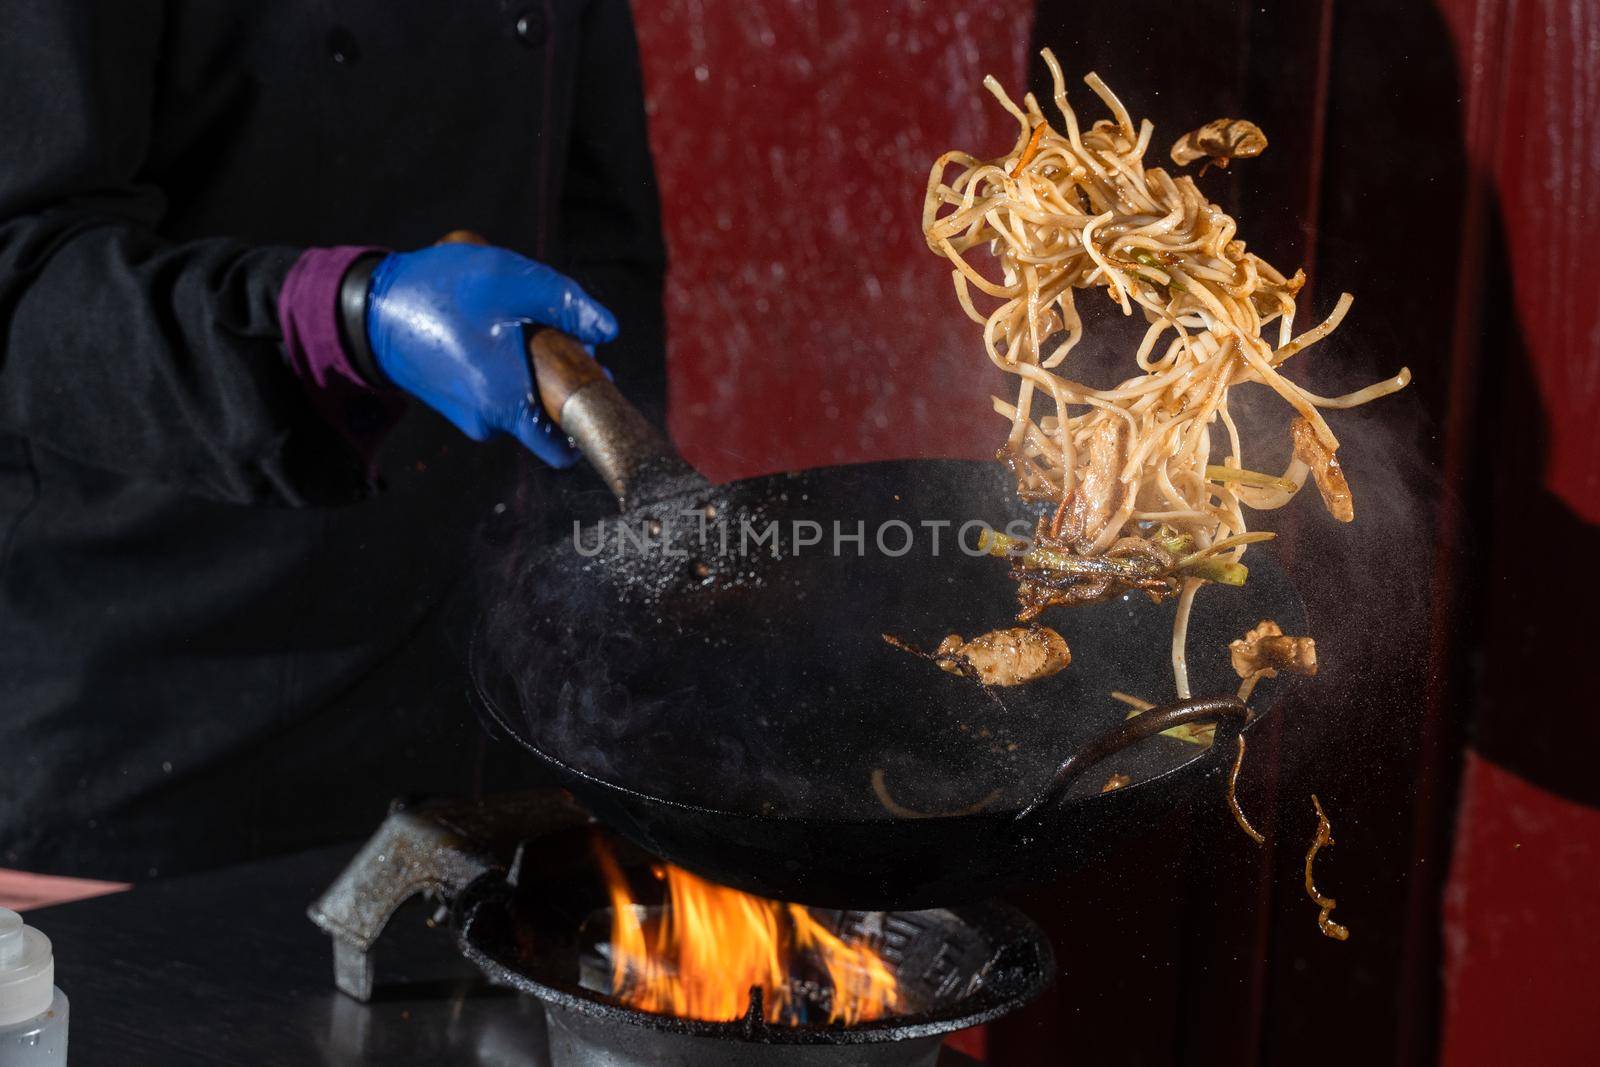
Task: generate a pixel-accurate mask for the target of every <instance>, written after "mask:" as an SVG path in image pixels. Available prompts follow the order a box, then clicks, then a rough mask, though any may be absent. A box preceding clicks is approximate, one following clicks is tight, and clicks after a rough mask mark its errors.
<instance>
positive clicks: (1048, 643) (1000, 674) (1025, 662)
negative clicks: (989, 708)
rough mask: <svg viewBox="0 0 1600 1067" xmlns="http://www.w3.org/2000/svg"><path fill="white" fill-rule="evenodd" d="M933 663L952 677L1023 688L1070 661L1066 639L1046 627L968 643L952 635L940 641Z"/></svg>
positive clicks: (985, 636) (993, 633) (1004, 632)
mask: <svg viewBox="0 0 1600 1067" xmlns="http://www.w3.org/2000/svg"><path fill="white" fill-rule="evenodd" d="M934 660H935V662H937V663H938V664H939V666H940V667H942V668H944V669H945V670H947V671H949V672H950V673H951V674H959V675H963V676H966V677H972V678H976V679H977V680H978V681H979V682H982V683H983V684H984V685H1023V684H1025V683H1027V682H1032V681H1035V680H1036V679H1039V678H1048V677H1049V676H1050V675H1052V674H1055V673H1056V672H1057V671H1060V670H1064V669H1065V668H1066V666H1067V664H1069V663H1071V662H1072V651H1071V650H1070V649H1069V648H1067V642H1066V640H1065V639H1064V638H1063V637H1062V636H1061V635H1060V634H1058V633H1056V632H1055V631H1054V630H1052V629H1050V628H1049V627H1048V626H1014V627H1012V628H1010V629H1008V630H991V631H989V632H988V633H986V634H979V635H978V636H977V637H974V638H973V639H972V640H971V641H963V640H962V639H961V637H960V635H958V634H951V635H950V636H949V637H946V638H945V639H944V640H943V641H941V642H939V647H938V649H936V650H935V652H934Z"/></svg>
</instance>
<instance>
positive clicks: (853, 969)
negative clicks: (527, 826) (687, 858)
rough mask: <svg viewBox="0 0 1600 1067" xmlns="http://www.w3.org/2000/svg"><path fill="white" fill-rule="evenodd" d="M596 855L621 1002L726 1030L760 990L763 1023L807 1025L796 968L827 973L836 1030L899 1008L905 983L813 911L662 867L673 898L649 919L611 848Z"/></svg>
mask: <svg viewBox="0 0 1600 1067" xmlns="http://www.w3.org/2000/svg"><path fill="white" fill-rule="evenodd" d="M596 851H597V853H598V856H599V861H600V869H601V873H602V874H603V875H604V877H605V881H606V888H607V891H608V893H609V895H610V897H611V914H612V920H611V988H612V992H613V995H615V996H616V997H617V999H619V1000H621V1001H622V1002H623V1003H624V1004H627V1005H629V1006H630V1007H634V1008H638V1009H639V1010H641V1011H651V1012H659V1013H662V1014H671V1015H676V1016H680V1017H682V1018H689V1019H704V1020H708V1021H713V1022H721V1021H728V1020H733V1019H739V1018H742V1017H743V1016H744V1014H745V1011H746V1009H747V1008H748V1006H749V1002H750V987H751V986H759V987H760V988H761V991H762V1005H763V1009H762V1010H763V1014H764V1016H765V1018H766V1021H767V1022H769V1023H784V1024H788V1025H794V1024H796V1023H799V1022H803V1021H810V1020H807V1019H806V1017H805V1012H806V1008H807V1006H808V1000H809V998H805V997H804V996H803V994H802V993H800V992H799V991H798V990H797V983H796V982H795V981H794V979H795V977H797V974H796V965H799V966H801V967H806V968H814V969H815V970H817V971H819V972H820V974H817V975H816V976H815V977H816V980H817V982H818V984H819V985H821V986H823V987H825V988H826V990H827V992H828V994H829V995H828V997H827V998H826V999H827V1001H828V1003H829V1010H828V1022H830V1023H834V1022H837V1023H844V1024H846V1025H852V1024H855V1023H858V1022H864V1021H867V1020H871V1019H877V1018H881V1017H882V1016H884V1015H887V1014H889V1013H890V1012H892V1011H894V1010H895V1009H896V1007H897V1006H898V1002H899V985H898V982H897V981H896V979H895V975H894V972H893V971H892V970H891V969H890V968H889V965H888V964H887V963H885V962H884V961H883V959H882V958H881V957H880V956H879V955H878V954H877V952H875V951H873V949H872V948H871V947H870V946H868V945H865V944H850V943H848V942H846V941H845V940H844V939H842V938H840V937H839V936H838V935H837V934H835V933H833V932H832V931H831V930H829V929H828V928H827V927H826V926H824V925H823V924H822V923H821V922H819V921H818V920H817V918H816V916H814V915H812V913H811V912H810V911H809V910H807V909H806V908H804V907H802V906H800V905H798V904H783V903H779V902H778V901H774V900H765V899H763V898H761V897H754V896H751V895H750V894H748V893H741V892H739V891H738V890H736V889H729V888H727V887H726V886H720V885H716V884H714V883H712V882H708V881H706V880H705V879H703V878H697V877H696V876H694V875H692V874H690V873H689V872H688V871H685V870H683V869H682V868H679V867H674V866H672V865H670V864H663V865H661V866H659V867H657V868H656V876H657V877H659V878H663V879H665V881H666V884H667V893H666V900H665V903H664V905H663V907H662V908H661V909H660V910H659V913H658V914H651V915H647V914H646V913H645V911H644V909H642V908H639V907H637V906H636V904H635V901H634V898H633V894H632V892H631V890H630V889H629V886H628V882H627V879H626V878H625V877H624V876H623V873H622V869H621V867H619V866H618V864H617V861H616V859H615V858H614V857H613V856H612V855H611V852H610V850H609V849H607V848H605V847H604V846H603V845H600V846H598V847H597V849H596ZM804 977H810V975H807V976H804ZM818 999H819V1000H820V999H823V998H818Z"/></svg>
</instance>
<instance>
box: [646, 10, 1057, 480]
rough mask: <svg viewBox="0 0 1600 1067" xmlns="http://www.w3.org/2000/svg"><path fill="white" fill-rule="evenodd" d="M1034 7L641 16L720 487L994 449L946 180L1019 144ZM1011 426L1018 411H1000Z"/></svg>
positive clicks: (706, 435) (680, 308)
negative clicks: (931, 245)
mask: <svg viewBox="0 0 1600 1067" xmlns="http://www.w3.org/2000/svg"><path fill="white" fill-rule="evenodd" d="M1031 10H1032V8H1031V4H1029V3H1027V2H1024V0H999V2H994V0H990V2H972V0H964V2H958V3H940V4H926V3H917V2H914V0H894V2H890V3H873V4H860V3H850V2H847V0H833V2H825V3H814V4H802V3H792V2H783V0H748V2H742V3H738V4H709V3H704V2H702V0H659V2H652V3H648V4H638V5H636V7H635V11H636V15H637V18H638V24H639V38H640V46H641V51H642V54H643V57H644V65H645V80H646V84H647V90H648V100H649V107H650V109H651V113H652V126H651V141H652V146H653V148H654V149H655V154H656V162H657V166H658V168H659V170H660V179H661V192H662V199H663V202H664V206H665V209H666V233H667V247H668V252H669V255H670V256H671V262H672V270H671V274H670V276H669V281H668V293H667V301H668V305H667V306H668V324H669V332H670V336H671V349H670V353H669V356H670V366H671V390H672V427H671V428H672V433H673V436H674V438H675V439H676V440H677V442H678V444H679V446H680V447H681V448H682V449H683V451H684V453H685V454H686V455H687V456H688V458H689V459H690V460H691V461H692V462H693V463H694V464H695V465H696V466H698V467H699V468H700V469H701V470H703V471H705V472H706V473H707V474H709V475H711V476H712V477H714V478H732V477H738V476H742V475H748V474H754V473H761V472H767V471H773V470H780V469H785V468H797V467H807V466H818V465H822V464H827V463H838V462H845V461H852V460H864V459H886V458H897V457H904V456H925V455H940V456H982V455H985V454H988V453H990V452H992V450H993V449H994V448H995V447H997V445H998V443H999V439H1000V431H1001V429H1002V427H998V426H995V425H994V424H993V421H991V420H993V416H992V415H990V414H989V413H988V405H987V402H986V400H985V396H986V394H985V393H984V392H983V391H982V385H981V383H982V381H984V380H985V379H986V375H987V374H988V369H987V366H986V364H985V363H984V361H983V357H982V353H981V349H980V348H979V347H978V341H977V335H976V334H975V333H974V328H973V327H972V325H971V324H970V323H969V322H968V321H967V320H966V318H965V317H964V316H963V315H962V314H961V312H960V310H959V308H958V307H957V306H956V303H955V300H954V298H953V295H952V294H951V292H950V291H949V282H948V281H947V276H948V269H947V268H945V267H943V266H941V261H939V260H938V259H936V258H935V257H934V256H933V255H932V254H930V253H929V252H928V251H927V249H926V246H925V245H924V244H923V241H922V234H921V227H920V224H919V220H920V215H921V206H922V189H923V186H924V185H925V184H926V181H927V174H928V168H929V166H930V165H931V163H932V162H933V159H934V158H935V157H936V156H937V155H938V154H939V153H941V152H943V151H946V150H947V149H949V148H952V147H955V146H957V145H961V146H983V147H985V148H986V149H988V150H998V149H1000V148H1003V147H1007V146H1009V144H1010V142H1011V140H1012V138H1013V137H1014V135H1015V129H1014V125H1013V122H1012V120H1011V119H1010V118H1009V117H1007V116H1006V115H1005V113H1004V112H1002V111H1001V110H1000V109H999V108H998V107H997V106H996V105H995V104H994V103H993V100H992V98H990V97H989V95H988V94H987V93H984V92H983V91H982V90H981V89H980V88H979V82H981V81H982V79H983V76H984V75H985V74H987V73H992V74H994V75H995V76H996V77H997V78H999V79H1001V81H1003V82H1004V83H1006V84H1008V85H1017V84H1018V83H1019V82H1020V81H1021V79H1022V71H1023V69H1024V61H1025V56H1026V52H1027V47H1028V32H1029V29H1030V25H1031V17H1030V14H1031ZM995 421H997V420H995Z"/></svg>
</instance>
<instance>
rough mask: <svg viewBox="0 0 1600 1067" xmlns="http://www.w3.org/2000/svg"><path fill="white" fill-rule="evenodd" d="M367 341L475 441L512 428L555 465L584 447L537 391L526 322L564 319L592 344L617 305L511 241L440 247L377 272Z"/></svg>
mask: <svg viewBox="0 0 1600 1067" xmlns="http://www.w3.org/2000/svg"><path fill="white" fill-rule="evenodd" d="M366 323H367V339H368V341H369V342H370V343H371V346H372V355H373V359H374V362H376V363H377V365H378V368H379V369H380V370H382V371H383V373H384V374H385V375H387V376H388V378H389V380H390V381H392V382H393V383H394V384H395V385H397V386H399V387H400V388H401V389H404V390H405V391H406V392H408V393H410V394H412V395H413V396H415V397H416V398H417V399H419V400H421V401H422V402H423V403H425V404H427V405H428V406H429V407H431V408H433V409H434V410H435V411H437V412H439V414H441V415H443V416H444V417H445V418H447V419H449V420H450V421H451V422H453V423H455V424H456V426H457V427H458V428H459V429H460V430H461V432H462V433H464V434H466V435H467V436H468V437H470V438H472V439H473V440H474V441H482V440H484V439H485V438H487V437H489V436H490V435H492V434H495V433H506V434H510V435H511V436H512V437H515V438H516V439H517V440H518V441H521V442H522V443H523V444H524V445H526V446H527V448H528V450H529V451H530V452H532V453H533V454H534V455H536V456H538V457H539V458H540V459H542V460H544V461H545V462H546V463H549V464H550V465H551V466H555V467H566V466H570V465H571V464H572V463H573V462H574V461H575V460H576V459H577V453H576V452H574V451H573V450H572V447H571V446H570V445H569V444H568V443H567V437H566V435H565V434H564V433H562V432H561V430H560V429H559V428H557V427H556V425H555V423H554V422H553V421H552V420H551V418H550V416H549V415H548V414H546V413H545V411H544V408H543V406H542V405H541V404H540V403H539V399H538V397H536V396H535V395H534V390H533V380H532V374H531V373H530V371H529V369H528V354H527V349H526V348H525V347H524V342H523V334H522V327H523V325H524V324H527V323H537V324H539V325H543V326H554V327H556V328H557V329H559V330H563V331H565V332H566V333H569V334H571V335H572V336H573V337H575V338H577V339H578V340H579V341H581V342H583V343H584V344H585V345H591V346H592V345H597V344H604V343H605V342H607V341H610V340H612V339H613V338H615V337H616V336H617V322H616V319H614V318H612V316H611V312H609V311H607V310H606V309H605V308H604V307H602V306H600V304H598V303H596V302H595V301H594V300H593V299H592V298H591V297H590V296H589V295H588V294H587V293H585V292H584V291H583V290H582V289H581V288H579V286H578V283H577V282H574V281H573V280H572V279H571V278H568V277H566V276H565V275H563V274H560V273H558V272H557V271H555V270H552V269H551V268H549V267H547V266H545V265H544V264H543V263H536V262H534V261H533V260H531V259H527V258H525V257H523V256H519V255H517V254H516V253H515V252H509V251H507V250H506V249H504V248H493V247H490V246H486V245H472V244H439V245H433V246H431V247H429V248H424V249H421V250H419V251H416V252H397V253H394V254H391V255H389V256H388V257H386V258H385V259H384V260H383V261H382V262H380V263H379V264H378V265H377V267H376V268H375V269H374V270H373V272H372V283H371V287H370V289H369V290H368V295H367V311H366Z"/></svg>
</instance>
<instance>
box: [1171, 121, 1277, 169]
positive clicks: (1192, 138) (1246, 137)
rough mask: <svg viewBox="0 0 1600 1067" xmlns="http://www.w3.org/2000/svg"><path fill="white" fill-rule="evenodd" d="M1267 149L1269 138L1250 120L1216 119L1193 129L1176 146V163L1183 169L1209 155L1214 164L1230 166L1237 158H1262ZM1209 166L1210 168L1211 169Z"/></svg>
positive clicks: (1174, 148)
mask: <svg viewBox="0 0 1600 1067" xmlns="http://www.w3.org/2000/svg"><path fill="white" fill-rule="evenodd" d="M1266 148H1267V135H1266V134H1264V133H1262V132H1261V127H1260V126H1257V125H1256V124H1255V123H1253V122H1251V121H1249V120H1248V119H1213V120H1212V121H1210V122H1208V123H1206V124H1205V125H1204V126H1202V127H1200V128H1199V129H1198V130H1190V131H1189V132H1188V133H1186V134H1184V135H1183V136H1182V137H1180V138H1178V140H1177V143H1176V144H1174V145H1173V146H1172V161H1173V162H1174V163H1176V164H1177V165H1178V166H1180V167H1187V166H1188V165H1189V164H1190V163H1193V162H1194V161H1195V160H1197V159H1200V158H1202V157H1206V156H1209V157H1210V159H1211V163H1215V164H1216V165H1217V166H1219V167H1226V166H1227V165H1228V164H1229V162H1231V161H1232V160H1235V159H1249V158H1250V157H1251V156H1259V155H1260V154H1261V153H1262V152H1264V151H1266ZM1211 163H1207V164H1206V166H1210V165H1211Z"/></svg>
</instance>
